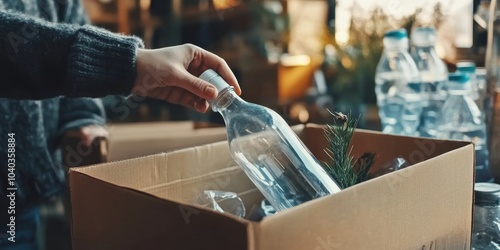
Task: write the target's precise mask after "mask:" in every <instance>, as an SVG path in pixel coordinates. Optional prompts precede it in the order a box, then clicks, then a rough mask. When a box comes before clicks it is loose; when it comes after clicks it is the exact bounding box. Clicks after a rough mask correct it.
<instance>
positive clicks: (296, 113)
mask: <svg viewBox="0 0 500 250" xmlns="http://www.w3.org/2000/svg"><path fill="white" fill-rule="evenodd" d="M290 117H291V118H292V119H298V120H299V121H300V122H301V123H306V122H307V121H309V111H308V110H307V107H306V106H304V104H301V103H297V104H294V105H293V106H292V107H291V108H290Z"/></svg>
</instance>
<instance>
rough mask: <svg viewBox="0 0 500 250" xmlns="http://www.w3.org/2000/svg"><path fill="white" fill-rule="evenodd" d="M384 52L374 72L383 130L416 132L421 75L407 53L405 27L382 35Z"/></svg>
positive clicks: (420, 108) (418, 119)
mask: <svg viewBox="0 0 500 250" xmlns="http://www.w3.org/2000/svg"><path fill="white" fill-rule="evenodd" d="M383 42H384V52H383V54H382V56H381V58H380V61H379V63H378V65H377V70H376V73H375V93H376V96H377V105H378V108H379V116H380V120H381V123H382V131H383V132H384V133H392V134H404V135H411V136H415V135H418V134H419V133H418V127H419V124H420V116H421V113H422V106H421V101H422V97H421V96H422V95H421V79H420V74H419V71H418V69H417V66H416V65H415V62H414V61H413V58H412V57H411V56H410V53H409V52H408V47H409V44H408V34H407V32H406V30H404V29H398V30H391V31H388V32H386V33H385V35H384V40H383Z"/></svg>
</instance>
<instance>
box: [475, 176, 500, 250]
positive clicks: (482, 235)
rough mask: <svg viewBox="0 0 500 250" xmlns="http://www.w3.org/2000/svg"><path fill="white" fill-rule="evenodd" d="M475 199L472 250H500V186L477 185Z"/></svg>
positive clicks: (489, 184)
mask: <svg viewBox="0 0 500 250" xmlns="http://www.w3.org/2000/svg"><path fill="white" fill-rule="evenodd" d="M474 197H475V198H474V226H473V228H472V248H471V249H473V250H492V249H500V185H498V184H496V183H476V185H475V186H474Z"/></svg>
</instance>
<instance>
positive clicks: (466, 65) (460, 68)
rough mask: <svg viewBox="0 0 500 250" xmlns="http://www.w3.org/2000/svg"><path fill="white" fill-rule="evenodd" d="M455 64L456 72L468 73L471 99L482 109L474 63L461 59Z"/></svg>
mask: <svg viewBox="0 0 500 250" xmlns="http://www.w3.org/2000/svg"><path fill="white" fill-rule="evenodd" d="M456 66H457V72H462V73H464V74H468V75H469V77H470V83H471V90H470V97H471V98H472V100H474V101H475V102H476V104H477V106H478V107H479V109H480V110H481V112H482V111H483V102H482V100H483V98H482V93H481V92H480V91H481V90H480V88H481V87H480V86H479V84H480V82H479V81H478V79H477V77H476V64H475V63H474V62H472V61H461V62H458V63H457V64H456Z"/></svg>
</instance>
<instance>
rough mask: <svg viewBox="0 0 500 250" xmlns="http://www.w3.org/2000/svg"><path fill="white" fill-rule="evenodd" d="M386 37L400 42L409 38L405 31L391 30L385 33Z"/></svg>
mask: <svg viewBox="0 0 500 250" xmlns="http://www.w3.org/2000/svg"><path fill="white" fill-rule="evenodd" d="M384 37H387V38H394V39H398V40H399V39H403V38H405V37H408V33H407V32H406V30H405V29H397V30H389V31H387V32H385V34H384Z"/></svg>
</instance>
